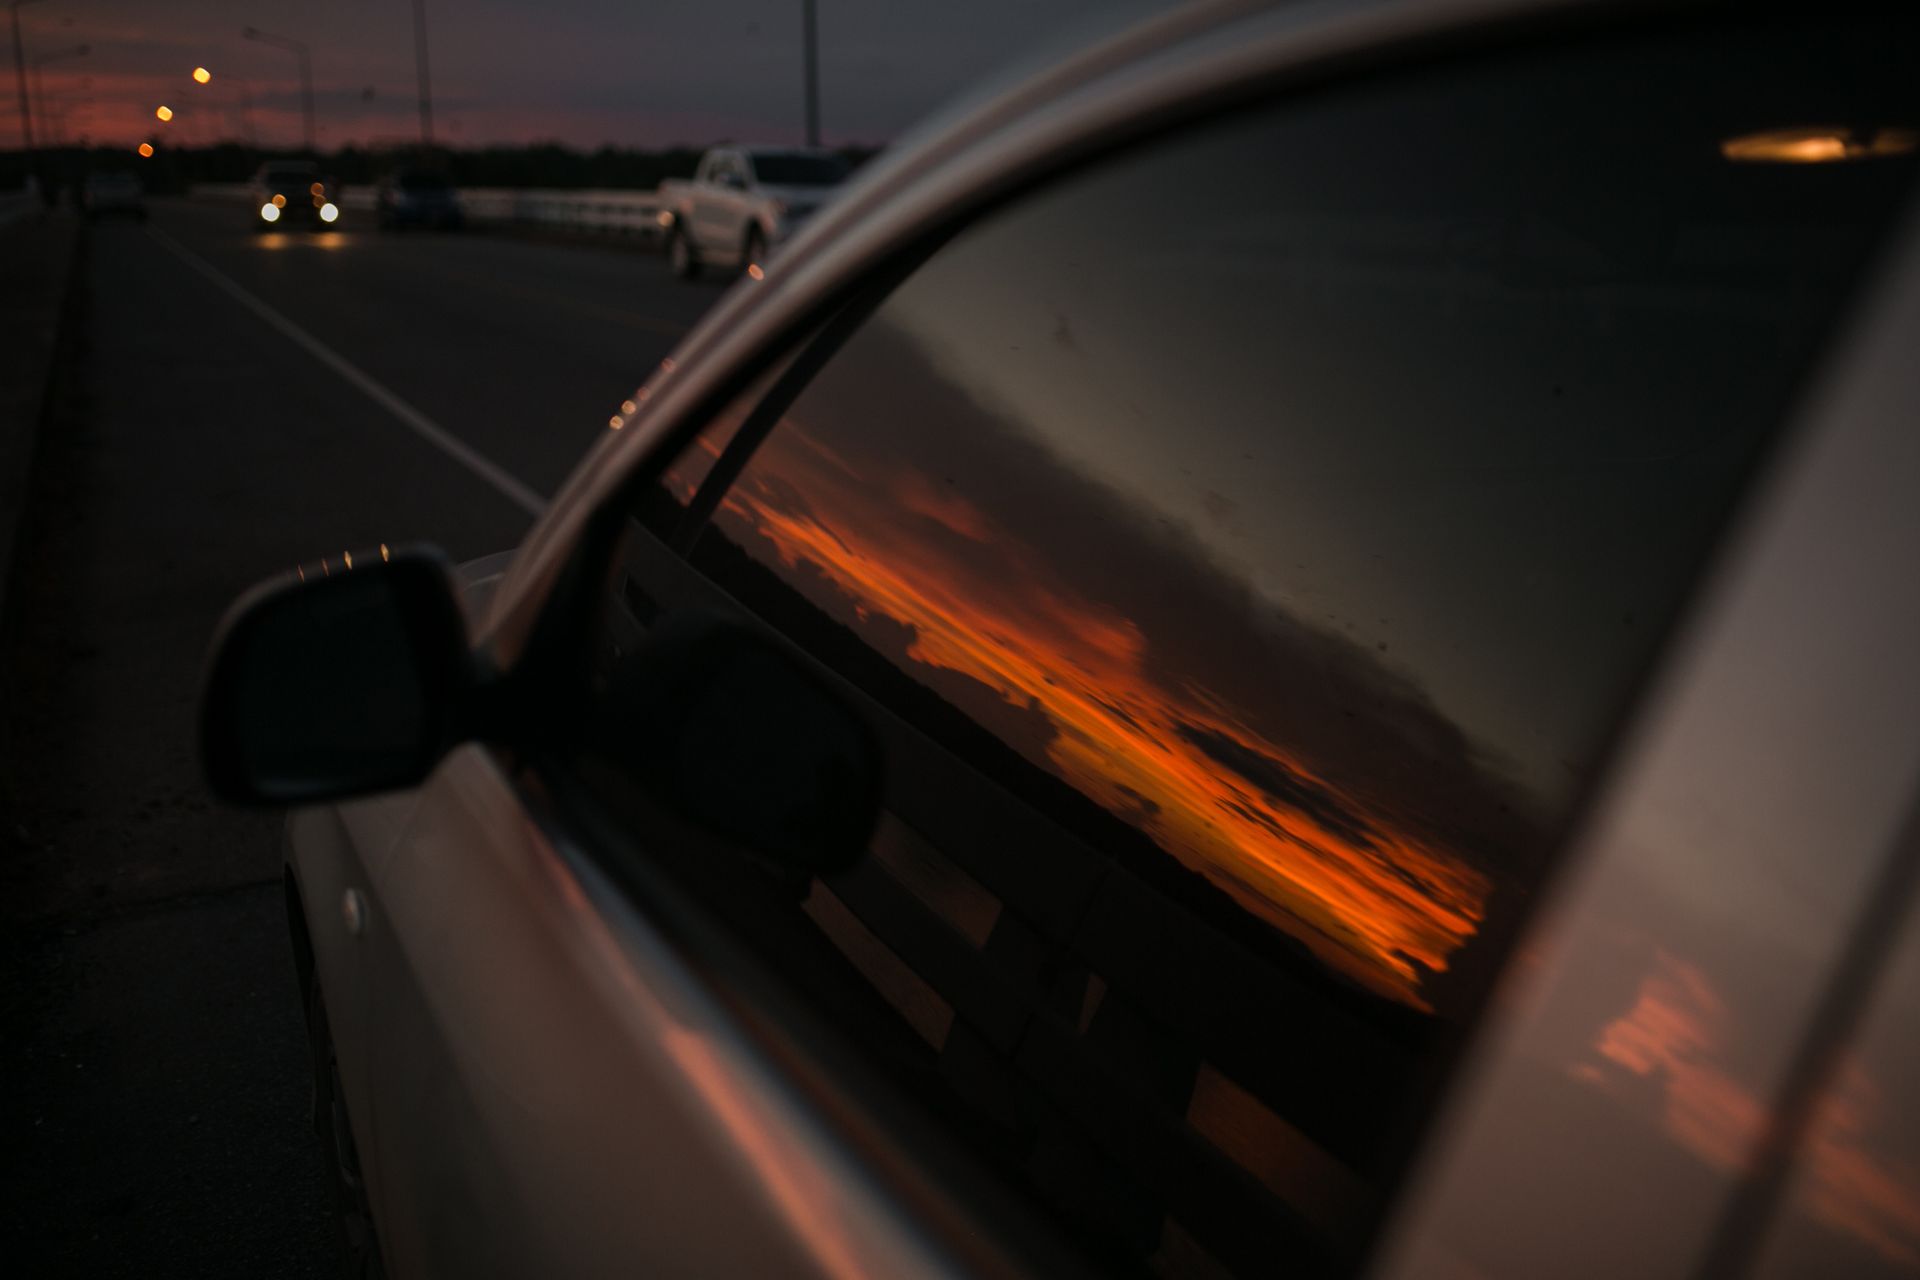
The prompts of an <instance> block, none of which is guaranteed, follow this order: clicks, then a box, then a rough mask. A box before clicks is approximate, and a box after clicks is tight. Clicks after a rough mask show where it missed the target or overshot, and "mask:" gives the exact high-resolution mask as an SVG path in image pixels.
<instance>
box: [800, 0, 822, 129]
mask: <svg viewBox="0 0 1920 1280" xmlns="http://www.w3.org/2000/svg"><path fill="white" fill-rule="evenodd" d="M813 5H814V0H800V22H801V26H802V39H803V40H804V42H805V50H804V57H805V59H806V77H807V145H808V146H810V147H817V146H819V145H820V42H819V39H818V37H817V36H816V34H815V23H814V12H813Z"/></svg>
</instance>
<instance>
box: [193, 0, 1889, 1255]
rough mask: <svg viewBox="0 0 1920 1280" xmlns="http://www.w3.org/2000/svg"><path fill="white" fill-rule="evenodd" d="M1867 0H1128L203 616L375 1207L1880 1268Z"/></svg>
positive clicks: (815, 1239)
mask: <svg viewBox="0 0 1920 1280" xmlns="http://www.w3.org/2000/svg"><path fill="white" fill-rule="evenodd" d="M1916 34H1920V32H1916V29H1915V18H1914V16H1913V15H1911V14H1907V13H1904V12H1898V11H1895V10H1891V9H1889V10H1886V11H1876V10H1867V9H1862V10H1860V11H1858V12H1855V11H1853V10H1851V9H1849V8H1847V7H1846V6H1836V5H1824V6H1817V7H1805V8H1803V9H1798V10H1790V11H1784V10H1783V11H1775V10H1772V9H1767V10H1764V11H1762V10H1760V9H1759V8H1757V7H1738V8H1736V7H1732V6H1709V5H1701V6H1679V7H1675V6H1667V7H1664V8H1649V7H1647V6H1643V5H1637V4H1607V3H1578V4H1572V3H1558V4H1544V5H1543V4H1520V3H1514V2H1510V0H1474V2H1473V3H1456V2H1453V0H1445V2H1441V3H1433V2H1423V3H1417V4H1416V3H1410V2H1409V3H1400V4H1371V5H1362V6H1355V7H1351V8H1344V9H1334V8H1329V7H1326V6H1302V5H1293V4H1271V5H1268V4H1255V3H1230V4H1210V5H1208V4H1203V5H1188V6H1182V7H1181V8H1179V9H1178V10H1177V11H1175V12H1173V13H1171V14H1169V15H1167V16H1165V17H1163V18H1161V19H1159V20H1157V21H1155V22H1153V23H1150V24H1149V25H1147V26H1144V27H1142V28H1139V29H1137V30H1136V31H1134V32H1132V33H1129V34H1127V35H1124V36H1120V37H1117V38H1115V39H1112V40H1110V41H1108V42H1106V43H1103V44H1101V45H1099V46H1097V47H1095V48H1093V49H1091V50H1089V51H1087V52H1085V53H1084V54H1082V55H1080V56H1078V57H1076V58H1075V59H1073V60H1071V61H1069V62H1067V63H1065V64H1063V65H1061V66H1059V67H1057V68H1055V69H1053V70H1052V71H1051V72H1049V73H1048V74H1046V75H1045V76H1043V77H1041V78H1040V79H1037V80H1034V81H1032V82H1029V83H1026V84H1024V85H1022V86H1021V87H1018V88H1015V89H1010V90H1008V91H1005V92H1003V93H1000V94H998V95H997V96H995V97H993V98H991V99H989V100H987V101H985V102H984V103H982V104H981V105H979V106H977V107H976V108H974V109H973V110H972V111H971V112H970V113H967V114H962V115H960V116H958V117H956V118H954V119H953V120H951V121H950V122H949V123H947V124H946V125H944V126H943V127H942V128H940V129H938V130H936V131H933V132H931V133H930V134H928V135H927V136H925V137H923V138H922V139H921V140H920V141H919V142H918V143H916V144H913V145H903V146H901V147H899V148H897V149H895V150H894V151H892V152H890V153H889V154H888V155H886V156H885V157H883V158H882V160H881V161H880V162H878V163H877V164H876V165H874V166H872V167H871V168H870V169H868V170H867V171H865V172H863V173H862V175H861V176H860V177H859V179H858V180H857V181H856V182H855V183H854V184H853V185H852V186H851V187H850V188H849V189H848V190H847V191H846V193H845V194H844V196H843V197H842V198H840V199H838V200H836V201H835V202H834V203H833V204H832V205H830V206H829V207H828V208H826V209H824V210H822V211H821V213H820V214H819V215H818V216H817V217H816V218H815V219H814V220H813V221H812V222H811V223H810V224H809V225H808V226H807V227H806V228H805V229H804V230H802V231H801V232H800V233H799V234H798V235H797V236H796V237H795V238H794V240H793V241H791V242H790V244H789V245H788V246H787V247H786V248H785V249H784V250H783V251H782V252H781V254H779V255H778V256H777V257H775V258H774V259H773V260H772V261H771V262H770V263H769V264H768V266H767V267H766V269H765V270H764V271H763V272H760V273H758V274H756V275H753V276H750V277H749V278H748V279H746V280H743V281H741V282H740V283H739V284H738V285H737V286H736V287H735V288H734V289H733V290H732V291H731V292H730V293H728V294H727V295H726V296H725V297H724V298H723V299H722V300H721V301H720V302H719V303H718V304H717V306H716V307H715V309H714V310H713V311H712V313H711V314H710V315H709V316H708V317H707V318H706V319H704V320H703V321H702V322H701V323H700V324H699V326H698V327H697V328H696V329H695V330H694V331H693V332H692V333H691V334H690V335H689V336H688V337H687V339H686V340H685V342H684V343H683V344H682V346H681V347H680V349H679V350H678V351H676V352H675V354H674V356H673V358H672V360H670V361H668V362H667V363H666V364H664V365H663V366H661V367H660V368H659V369H658V370H656V371H654V372H653V374H652V376H651V377H649V378H648V379H647V381H646V382H645V384H644V385H643V386H641V387H639V388H638V389H637V390H636V391H635V392H634V393H633V395H632V397H631V398H630V400H629V401H628V402H626V403H623V404H622V405H621V406H620V409H619V412H618V413H616V414H615V415H614V417H613V418H612V419H611V421H610V426H611V427H612V428H614V429H612V430H609V431H608V432H607V433H606V435H605V437H604V439H603V440H602V443H601V444H600V445H599V446H598V447H597V448H596V449H595V450H594V451H593V452H591V453H590V454H589V455H588V456H587V458H586V459H585V460H584V461H583V462H582V464H581V465H580V467H579V468H578V470H577V471H576V472H575V473H574V475H573V476H572V477H571V479H570V480H569V481H568V482H567V484H566V485H565V487H564V488H563V489H562V490H561V491H560V492H559V493H558V494H557V495H556V496H555V497H554V499H553V500H552V502H551V504H550V505H549V506H548V507H547V509H546V510H545V512H544V514H543V515H542V516H541V517H540V518H539V520H538V521H537V523H536V524H535V527H534V528H533V530H532V532H531V534H530V535H529V537H528V539H527V540H526V542H525V543H524V544H523V545H522V546H521V547H520V548H519V549H518V550H517V551H516V552H512V553H510V554H503V555H501V556H498V557H494V558H490V559H488V560H485V561H480V562H476V563H474V564H470V565H466V566H464V567H461V568H458V569H455V568H452V567H450V566H448V565H447V564H446V563H445V562H444V561H443V560H442V559H441V558H439V557H438V556H437V554H435V553H432V552H429V551H424V550H407V549H400V548H397V547H395V548H385V547H382V548H376V549H371V550H368V551H363V552H357V553H355V554H354V555H352V556H351V557H342V556H339V555H333V556H330V557H329V558H328V560H327V561H326V563H325V564H324V565H316V566H314V567H313V568H309V569H307V570H306V571H304V573H303V574H302V575H299V576H297V577H295V576H292V575H290V576H289V578H288V579H287V580H283V581H276V582H275V583H273V584H269V585H267V586H264V587H262V588H261V589H260V590H259V591H258V592H256V593H255V594H254V595H252V596H250V597H249V598H248V599H246V600H245V601H243V602H242V603H241V604H240V605H238V606H236V609H235V611H234V612H233V613H232V614H231V615H230V616H229V620H228V622H227V623H226V624H225V627H224V630H223V634H222V636H221V637H220V639H219V640H218V642H217V646H216V651H215V655H214V658H213V662H212V665H211V667H210V674H209V678H208V683H207V686H206V690H205V694H204V703H203V723H202V735H203V749H204V753H205V761H206V767H207V771H208V777H209V780H210V783H211V785H212V787H213V789H214V790H215V791H216V792H217V793H218V794H220V795H223V796H226V797H228V798H230V799H233V800H237V801H242V802H249V803H255V804H267V805H284V806H289V807H291V808H292V813H291V816H290V817H289V819H288V823H287V828H286V859H285V884H286V894H287V902H288V909H289V919H290V922H291V928H292V933H293V937H294V943H295V948H294V949H295V955H296V962H297V967H298V971H299V973H300V975H301V982H302V990H303V992H304V995H305V999H306V1010H307V1017H308V1025H309V1028H310V1030H311V1033H312V1039H313V1044H314V1063H315V1098H316V1108H315V1111H316V1121H317V1123H318V1125H319V1128H320V1131H321V1134H322V1136H323V1138H324V1140H325V1144H326V1148H327V1151H328V1153H329V1156H330V1157H331V1159H332V1162H333V1165H334V1168H335V1171H336V1174H337V1177H338V1182H339V1186H340V1189H341V1201H342V1204H343V1205H344V1206H345V1209H344V1220H345V1222H346V1223H347V1225H348V1238H349V1240H350V1241H351V1242H352V1243H353V1245H354V1247H355V1249H356V1250H357V1251H358V1257H359V1263H360V1265H362V1267H363V1270H368V1271H370V1270H371V1269H373V1268H376V1267H383V1268H384V1270H385V1272H386V1273H387V1274H391V1275H395V1276H414V1275H419V1276H428V1275H461V1276H487V1275H502V1276H510V1275H535V1274H537V1275H547V1276H599V1275H626V1274H653V1273H657V1274H666V1275H692V1274H698V1275H722V1276H735V1275H737V1276H772V1275H824V1276H855V1275H873V1276H946V1275H981V1274H992V1275H1035V1276H1056V1275H1073V1274H1086V1273H1093V1274H1100V1273H1117V1274H1123V1275H1131V1274H1154V1275H1163V1276H1173V1277H1187V1276H1200V1277H1218V1276H1269V1275H1275V1274H1284V1275H1355V1274H1363V1273H1364V1274H1370V1275H1375V1276H1380V1277H1391V1278H1393V1280H1403V1278H1406V1280H1410V1278H1413V1277H1427V1276H1476V1277H1485V1278H1487V1280H1521V1278H1531V1277H1539V1276H1547V1275H1551V1276H1555V1277H1587V1276H1592V1277H1601V1276H1606V1277H1613V1276H1623V1275H1631V1276H1682V1275H1705V1276H1755V1277H1786V1276H1795V1275H1850V1276H1851V1275H1860V1276H1894V1275H1910V1274H1912V1271H1913V1267H1914V1259H1915V1258H1916V1257H1920V1176H1917V1175H1916V1174H1915V1172H1914V1171H1915V1169H1916V1167H1920V1147H1917V1146H1916V1138H1920V1092H1917V1091H1916V1083H1915V1082H1916V1080H1920V1073H1917V1072H1915V1071H1914V1070H1913V1069H1912V1064H1913V1063H1914V1062H1915V1061H1916V1060H1920V1031H1917V1030H1916V1027H1917V1026H1920V1020H1917V1019H1916V1018H1915V1017H1914V1016H1913V1014H1914V1011H1915V1008H1916V1002H1920V924H1917V923H1916V918H1915V905H1916V902H1915V888H1916V870H1917V869H1920V836H1916V831H1920V820H1917V819H1916V818H1915V816H1914V815H1915V814H1916V813H1917V812H1920V667H1917V666H1916V664H1915V662H1914V659H1913V655H1914V654H1915V653H1920V573H1917V572H1916V571H1915V563H1914V562H1915V554H1916V548H1920V504H1917V503H1915V502H1914V501H1913V500H1912V494H1913V492H1914V490H1915V482H1916V480H1920V432H1916V431H1915V430H1914V429H1913V423H1914V421H1915V417H1916V414H1917V413H1920V368H1917V367H1916V365H1915V363H1914V361H1913V359H1912V352H1913V350H1914V349H1915V346H1916V343H1920V220H1917V219H1916V214H1915V210H1914V206H1913V196H1914V190H1915V178H1916V163H1917V162H1920V155H1917V154H1916V150H1917V148H1920V131H1917V130H1920V82H1916V80H1915V79H1914V77H1913V76H1912V75H1911V74H1910V51H1911V50H1912V49H1913V48H1914V47H1915V43H1914V40H1915V36H1916ZM316 570H322V571H316Z"/></svg>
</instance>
